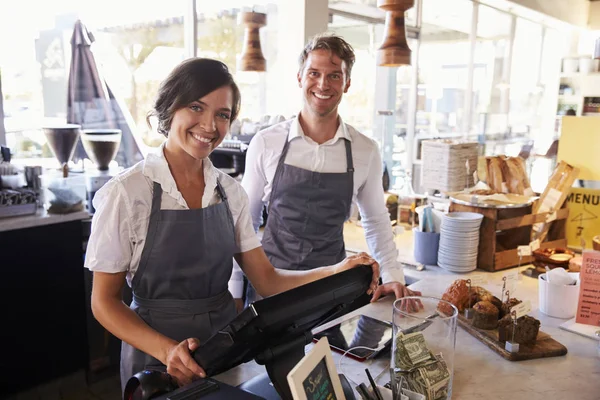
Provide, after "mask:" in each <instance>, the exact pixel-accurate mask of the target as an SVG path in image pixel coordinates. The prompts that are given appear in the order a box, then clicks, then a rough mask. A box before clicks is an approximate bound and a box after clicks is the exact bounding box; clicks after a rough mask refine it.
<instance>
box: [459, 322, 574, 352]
mask: <svg viewBox="0 0 600 400" xmlns="http://www.w3.org/2000/svg"><path fill="white" fill-rule="evenodd" d="M458 325H460V327H461V328H463V329H464V330H465V331H467V332H468V333H469V334H471V335H472V336H474V337H475V338H477V339H479V341H481V342H482V343H483V344H485V345H486V346H487V347H489V348H490V349H492V350H494V351H495V352H496V353H498V354H500V355H501V356H502V357H503V358H505V359H507V360H508V361H523V360H533V359H535V358H545V357H558V356H564V355H565V354H567V348H566V347H565V346H563V345H562V344H560V343H559V342H557V341H556V340H554V339H552V337H551V336H550V335H548V334H547V333H544V332H542V331H540V332H539V333H538V337H537V340H536V341H535V343H532V344H521V345H519V352H518V353H511V352H508V351H506V350H505V349H504V343H502V342H500V341H499V340H498V330H497V329H492V330H486V329H478V328H475V327H474V326H473V325H471V322H470V321H469V320H468V319H466V318H465V317H464V316H463V315H462V314H458Z"/></svg>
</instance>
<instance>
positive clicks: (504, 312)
mask: <svg viewBox="0 0 600 400" xmlns="http://www.w3.org/2000/svg"><path fill="white" fill-rule="evenodd" d="M521 303H522V301H521V300H517V299H515V298H514V297H511V298H510V299H509V300H508V301H507V302H506V303H502V306H501V307H500V318H503V317H504V316H505V315H507V314H510V309H511V308H513V307H514V306H516V305H517V304H521Z"/></svg>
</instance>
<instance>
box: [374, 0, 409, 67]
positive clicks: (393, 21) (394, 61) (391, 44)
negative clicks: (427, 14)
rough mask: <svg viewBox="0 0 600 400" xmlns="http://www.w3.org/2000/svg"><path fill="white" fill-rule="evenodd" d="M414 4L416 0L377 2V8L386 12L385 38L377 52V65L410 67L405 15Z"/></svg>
mask: <svg viewBox="0 0 600 400" xmlns="http://www.w3.org/2000/svg"><path fill="white" fill-rule="evenodd" d="M414 4H415V1H414V0H377V7H379V8H381V9H382V10H384V11H385V30H384V37H383V43H382V44H381V46H380V47H379V49H378V50H377V65H379V66H382V67H398V66H401V65H410V47H408V43H407V42H406V26H405V20H404V13H405V12H406V10H408V9H409V8H411V7H413V6H414Z"/></svg>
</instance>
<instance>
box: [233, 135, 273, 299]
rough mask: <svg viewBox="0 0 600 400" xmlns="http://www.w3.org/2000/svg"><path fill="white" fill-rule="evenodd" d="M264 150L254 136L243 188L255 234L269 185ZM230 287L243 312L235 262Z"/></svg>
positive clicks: (240, 278)
mask: <svg viewBox="0 0 600 400" xmlns="http://www.w3.org/2000/svg"><path fill="white" fill-rule="evenodd" d="M264 148H265V146H264V139H263V138H262V136H261V135H256V136H254V138H253V139H252V141H250V146H249V147H248V151H247V152H246V168H245V171H244V176H243V178H242V187H243V188H244V191H245V192H246V194H247V195H248V207H249V211H250V216H251V217H252V227H253V228H254V232H257V231H258V228H259V227H260V225H261V224H262V210H263V207H264V203H263V201H262V198H263V195H264V192H265V186H266V185H267V178H266V175H265V173H264V166H263V160H262V157H263V154H264ZM228 286H229V291H230V292H231V295H232V296H233V298H234V299H236V307H237V308H238V311H241V309H242V308H243V303H242V301H241V299H242V297H243V295H244V293H243V292H244V273H243V272H242V270H241V269H240V266H239V265H238V263H237V262H236V261H235V260H234V263H233V271H232V274H231V278H230V279H229V285H228Z"/></svg>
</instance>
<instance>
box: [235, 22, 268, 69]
mask: <svg viewBox="0 0 600 400" xmlns="http://www.w3.org/2000/svg"><path fill="white" fill-rule="evenodd" d="M238 21H239V22H238V23H241V24H244V45H243V48H242V55H241V57H240V59H239V60H238V70H240V71H257V72H264V71H266V70H267V61H266V60H265V57H264V56H263V53H262V50H261V48H260V33H259V29H260V28H262V27H263V26H265V25H266V24H267V14H263V13H257V12H254V11H243V12H241V13H240V14H239V20H238Z"/></svg>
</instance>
